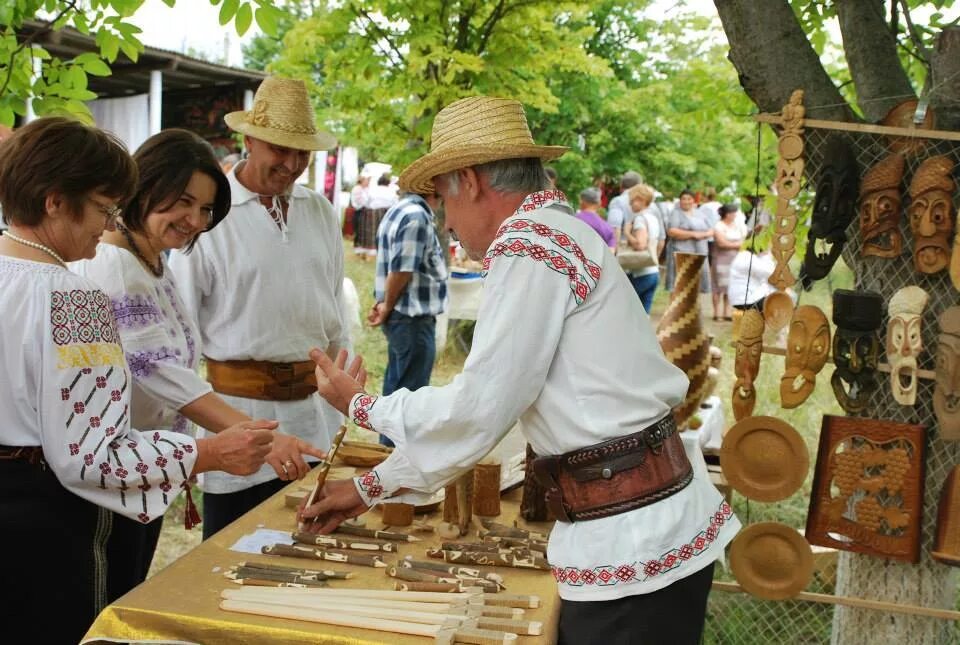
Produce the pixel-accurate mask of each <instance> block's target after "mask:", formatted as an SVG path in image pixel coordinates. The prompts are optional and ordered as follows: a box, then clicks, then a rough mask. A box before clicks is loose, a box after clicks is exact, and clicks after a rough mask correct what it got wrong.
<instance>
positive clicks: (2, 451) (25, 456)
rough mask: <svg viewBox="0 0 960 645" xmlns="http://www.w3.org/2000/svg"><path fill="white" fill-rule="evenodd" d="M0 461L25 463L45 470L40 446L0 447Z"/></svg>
mask: <svg viewBox="0 0 960 645" xmlns="http://www.w3.org/2000/svg"><path fill="white" fill-rule="evenodd" d="M0 461H25V462H27V463H28V464H33V465H40V466H41V467H43V468H46V466H47V462H46V461H45V460H44V459H43V448H41V447H40V446H0Z"/></svg>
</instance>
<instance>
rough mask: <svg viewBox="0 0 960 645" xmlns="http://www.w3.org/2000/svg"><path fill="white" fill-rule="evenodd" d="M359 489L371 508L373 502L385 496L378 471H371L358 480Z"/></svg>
mask: <svg viewBox="0 0 960 645" xmlns="http://www.w3.org/2000/svg"><path fill="white" fill-rule="evenodd" d="M356 482H357V488H358V489H359V490H360V495H361V496H362V497H363V501H364V503H365V504H366V505H367V506H371V501H372V500H375V499H376V498H378V497H380V496H381V495H383V486H381V485H380V475H378V474H377V471H375V470H371V471H370V472H368V473H364V474H363V475H360V476H359V477H357V478H356Z"/></svg>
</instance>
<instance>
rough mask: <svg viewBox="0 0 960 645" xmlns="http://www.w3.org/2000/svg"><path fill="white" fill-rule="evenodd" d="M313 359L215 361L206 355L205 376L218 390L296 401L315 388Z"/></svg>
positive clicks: (264, 398)
mask: <svg viewBox="0 0 960 645" xmlns="http://www.w3.org/2000/svg"><path fill="white" fill-rule="evenodd" d="M315 367H316V364H315V363H314V362H313V361H298V362H295V363H274V362H272V361H215V360H213V359H211V358H207V380H208V381H210V384H211V385H213V389H214V390H215V391H217V392H219V393H221V394H229V395H230V396H241V397H244V398H247V399H260V400H261V401H299V400H300V399H305V398H307V397H308V396H310V395H311V394H313V393H314V392H316V391H317V377H316V375H315V373H314V368H315Z"/></svg>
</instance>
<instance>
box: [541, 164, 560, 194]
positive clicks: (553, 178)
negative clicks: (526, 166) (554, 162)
mask: <svg viewBox="0 0 960 645" xmlns="http://www.w3.org/2000/svg"><path fill="white" fill-rule="evenodd" d="M543 171H544V172H545V173H547V181H549V182H550V188H551V190H556V188H557V171H556V170H554V168H553V167H552V166H545V167H544V169H543Z"/></svg>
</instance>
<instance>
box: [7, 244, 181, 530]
mask: <svg viewBox="0 0 960 645" xmlns="http://www.w3.org/2000/svg"><path fill="white" fill-rule="evenodd" d="M0 311H3V317H2V318H0V339H2V342H0V365H2V366H3V370H2V375H0V410H3V421H4V422H3V423H0V445H5V446H40V447H42V448H43V455H44V459H45V460H46V462H47V463H48V464H49V466H50V468H51V469H52V470H53V472H54V473H55V474H56V476H57V479H58V480H60V483H61V484H63V486H64V487H66V488H67V489H69V490H70V491H71V492H73V493H75V494H77V495H79V496H80V497H82V498H84V499H86V500H89V501H90V502H93V503H94V504H98V505H100V506H103V507H105V508H108V509H110V510H112V511H116V512H118V513H121V514H123V515H126V516H127V517H130V518H131V519H136V520H139V521H140V522H144V523H146V522H149V521H151V520H153V519H155V518H157V517H160V516H161V515H162V514H163V512H164V511H165V510H166V508H167V506H169V505H170V503H171V502H173V500H174V499H175V498H176V496H177V494H178V493H179V491H180V488H181V486H182V485H183V484H184V482H186V481H187V480H188V479H189V475H190V472H191V471H192V470H193V466H194V462H195V461H196V458H197V447H196V442H195V441H194V440H193V438H191V437H188V436H185V435H182V434H179V433H176V432H167V431H159V430H157V431H152V432H139V431H137V430H134V429H132V428H131V427H130V392H131V390H132V385H133V379H132V378H131V376H130V370H129V369H128V367H127V361H126V359H125V357H124V353H123V348H122V347H121V345H120V336H119V335H118V333H117V326H116V323H115V321H114V318H113V312H112V311H111V308H110V300H109V299H108V298H107V296H106V295H105V294H104V293H103V291H101V290H100V289H99V288H98V287H97V286H96V285H95V284H94V283H92V282H90V281H89V280H87V279H85V278H82V277H80V276H77V275H74V274H73V273H71V272H70V271H68V270H67V269H64V268H62V267H59V266H56V265H52V264H44V263H39V262H30V261H28V260H19V259H15V258H10V257H5V256H0ZM48 510H49V511H50V512H56V509H48ZM67 528H68V529H69V527H67Z"/></svg>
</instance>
